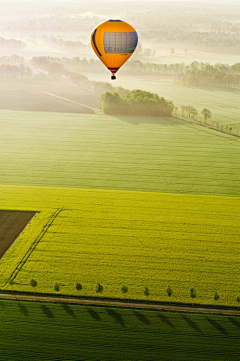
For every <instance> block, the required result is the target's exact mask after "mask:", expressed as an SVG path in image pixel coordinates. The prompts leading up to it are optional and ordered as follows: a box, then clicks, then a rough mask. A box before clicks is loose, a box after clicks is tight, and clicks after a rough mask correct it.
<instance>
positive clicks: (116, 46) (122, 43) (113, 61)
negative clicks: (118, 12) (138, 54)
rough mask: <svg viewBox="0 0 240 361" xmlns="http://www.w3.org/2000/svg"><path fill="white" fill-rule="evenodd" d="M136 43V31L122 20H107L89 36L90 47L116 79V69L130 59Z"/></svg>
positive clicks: (112, 77)
mask: <svg viewBox="0 0 240 361" xmlns="http://www.w3.org/2000/svg"><path fill="white" fill-rule="evenodd" d="M137 43H138V35H137V32H136V30H135V29H134V28H133V27H132V26H131V25H129V24H128V23H126V22H125V21H122V20H108V21H105V22H104V23H102V24H100V25H98V26H97V27H96V29H95V30H93V32H92V34H91V45H92V48H93V50H94V52H95V54H96V55H97V57H98V58H99V59H100V60H101V61H102V62H103V64H104V65H105V66H106V67H107V68H108V69H109V70H110V72H111V73H112V76H111V79H116V76H115V75H114V74H116V72H117V71H118V69H119V68H120V67H121V66H122V65H123V64H124V63H125V62H126V61H127V60H128V59H129V58H130V56H131V55H132V54H133V52H134V50H135V48H136V46H137Z"/></svg>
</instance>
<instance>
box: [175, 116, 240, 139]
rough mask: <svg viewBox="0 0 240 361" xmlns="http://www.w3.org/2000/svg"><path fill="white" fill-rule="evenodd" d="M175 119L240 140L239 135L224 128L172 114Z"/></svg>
mask: <svg viewBox="0 0 240 361" xmlns="http://www.w3.org/2000/svg"><path fill="white" fill-rule="evenodd" d="M172 116H173V117H175V118H178V119H182V120H185V121H186V122H189V123H194V124H198V125H201V126H202V127H205V128H208V129H212V130H216V131H218V132H221V133H225V134H229V135H233V136H234V137H238V138H240V134H238V133H235V132H232V131H230V130H228V129H224V128H223V126H220V127H218V126H215V125H210V124H207V123H202V122H199V121H197V120H193V119H189V118H186V117H181V116H180V115H176V114H172Z"/></svg>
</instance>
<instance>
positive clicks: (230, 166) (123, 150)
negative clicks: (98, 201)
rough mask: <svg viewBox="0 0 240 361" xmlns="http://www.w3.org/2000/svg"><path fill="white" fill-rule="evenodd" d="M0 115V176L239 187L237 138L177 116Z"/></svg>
mask: <svg viewBox="0 0 240 361" xmlns="http://www.w3.org/2000/svg"><path fill="white" fill-rule="evenodd" d="M0 115H1V117H0V130H1V131H0V151H1V158H0V169H1V173H0V184H15V185H37V186H46V187H49V186H56V187H75V188H93V189H94V188H95V189H96V188H97V189H118V190H133V191H149V192H167V193H185V194H189V193H191V194H209V195H210V194H211V195H231V196H239V195H240V181H239V174H240V162H239V159H240V146H239V145H240V139H239V138H235V137H232V136H229V135H226V134H222V133H219V132H216V131H213V130H209V129H206V128H203V127H200V126H198V125H195V124H189V123H187V122H185V121H183V120H180V119H176V118H173V117H171V118H160V117H159V118H157V117H110V116H106V115H84V114H59V113H51V114H49V113H43V112H42V113H41V112H14V111H1V112H0Z"/></svg>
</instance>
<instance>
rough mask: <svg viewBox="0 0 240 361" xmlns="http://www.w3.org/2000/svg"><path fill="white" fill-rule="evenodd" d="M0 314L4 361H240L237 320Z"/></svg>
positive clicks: (10, 310) (43, 306)
mask: <svg viewBox="0 0 240 361" xmlns="http://www.w3.org/2000/svg"><path fill="white" fill-rule="evenodd" d="M0 312H1V321H0V322H1V332H0V334H1V337H0V359H1V361H9V360H11V361H26V360H27V361H33V360H36V361H39V360H42V361H60V360H66V361H67V360H74V361H75V360H84V361H112V360H115V361H122V360H126V361H135V360H136V361H145V360H151V361H159V360H164V361H172V360H178V361H188V360H189V361H192V359H193V357H194V358H196V357H197V360H198V361H212V360H218V361H226V360H231V361H239V353H240V344H239V342H238V341H239V335H240V319H239V317H236V316H230V317H229V316H220V315H203V314H202V315H201V314H200V315H198V314H188V313H184V314H181V313H173V312H160V311H146V310H129V309H114V308H108V307H86V306H76V305H68V304H54V303H40V302H22V301H21V302H14V301H0ZM196 355H197V356H196Z"/></svg>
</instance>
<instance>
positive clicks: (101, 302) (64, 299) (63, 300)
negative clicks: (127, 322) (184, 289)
mask: <svg viewBox="0 0 240 361" xmlns="http://www.w3.org/2000/svg"><path fill="white" fill-rule="evenodd" d="M0 299H7V300H16V301H35V302H36V301H37V302H54V303H71V304H79V305H88V306H106V307H122V308H140V309H151V310H166V311H175V312H195V313H196V312H197V313H215V314H226V315H229V314H231V315H239V316H240V310H233V309H220V308H210V307H204V306H202V307H194V306H192V307H191V306H176V305H160V304H151V303H141V302H132V301H129V302H124V301H113V300H112V301H111V300H99V299H98V300H93V299H91V300H90V299H77V298H70V297H69V298H67V297H58V296H56V297H54V296H36V295H22V294H11V293H0Z"/></svg>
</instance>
